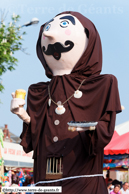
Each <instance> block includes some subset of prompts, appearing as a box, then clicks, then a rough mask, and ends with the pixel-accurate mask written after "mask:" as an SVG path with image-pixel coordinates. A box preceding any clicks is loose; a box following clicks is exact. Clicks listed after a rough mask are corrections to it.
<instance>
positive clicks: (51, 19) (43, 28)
mask: <svg viewBox="0 0 129 194" xmlns="http://www.w3.org/2000/svg"><path fill="white" fill-rule="evenodd" d="M53 21H54V19H53V18H52V19H51V20H49V21H48V22H47V23H46V24H45V26H44V28H45V27H46V26H47V25H48V24H49V23H50V22H53ZM44 28H43V29H44Z"/></svg>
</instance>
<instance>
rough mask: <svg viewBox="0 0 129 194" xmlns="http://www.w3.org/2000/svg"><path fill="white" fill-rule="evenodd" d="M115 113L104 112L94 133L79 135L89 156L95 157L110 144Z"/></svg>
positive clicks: (88, 132) (87, 132)
mask: <svg viewBox="0 0 129 194" xmlns="http://www.w3.org/2000/svg"><path fill="white" fill-rule="evenodd" d="M115 119H116V112H106V113H105V114H104V115H103V117H102V118H101V119H100V121H98V124H97V126H96V129H95V131H86V132H83V133H81V138H82V141H83V144H84V146H85V149H86V152H88V154H89V155H96V154H97V153H98V152H99V151H102V149H104V147H105V146H106V145H107V144H108V143H109V142H110V140H111V138H112V135H113V132H114V128H115Z"/></svg>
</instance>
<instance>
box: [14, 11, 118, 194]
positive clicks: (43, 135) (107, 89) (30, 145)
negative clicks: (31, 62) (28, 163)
mask: <svg viewBox="0 0 129 194" xmlns="http://www.w3.org/2000/svg"><path fill="white" fill-rule="evenodd" d="M37 55H38V58H39V59H40V61H41V63H42V65H43V67H44V69H45V72H46V75H47V77H48V78H50V81H48V82H40V83H37V84H33V85H31V86H30V87H29V89H28V97H27V110H25V109H24V108H23V105H24V104H25V101H24V100H23V99H20V98H19V99H18V98H17V97H16V94H14V93H13V94H12V96H13V99H12V102H11V111H12V112H13V113H14V114H17V115H18V116H19V117H20V118H21V119H22V120H23V131H22V134H21V136H20V137H21V145H22V146H23V149H24V151H25V152H26V153H28V152H30V151H32V150H33V151H34V155H33V158H34V182H35V184H36V185H37V186H61V187H62V193H64V194H71V193H73V194H80V193H81V194H86V193H88V194H100V193H101V194H106V193H107V189H106V185H105V181H104V178H103V154H104V153H103V150H104V147H105V146H106V145H107V144H108V143H109V141H110V140H111V137H112V135H113V131H114V126H115V119H116V113H119V112H121V105H120V100H119V93H118V87H117V79H116V77H115V76H113V75H109V74H105V75H102V74H100V72H101V69H102V49H101V41H100V37H99V34H98V32H97V30H96V28H95V26H94V24H93V23H92V22H91V21H90V20H89V19H87V18H86V17H84V16H83V15H81V14H80V13H77V12H71V11H70V12H63V13H61V14H58V15H57V16H55V17H54V18H52V19H51V20H50V21H48V22H47V23H45V24H44V25H42V26H41V28H40V32H39V37H38V41H37ZM17 92H23V91H22V90H19V91H17Z"/></svg>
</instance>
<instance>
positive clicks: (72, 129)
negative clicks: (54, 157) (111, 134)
mask: <svg viewBox="0 0 129 194" xmlns="http://www.w3.org/2000/svg"><path fill="white" fill-rule="evenodd" d="M68 130H69V131H72V132H74V131H87V130H90V131H92V130H95V126H91V127H71V126H69V127H68Z"/></svg>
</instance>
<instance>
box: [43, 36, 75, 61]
mask: <svg viewBox="0 0 129 194" xmlns="http://www.w3.org/2000/svg"><path fill="white" fill-rule="evenodd" d="M64 45H65V46H67V47H65V46H64ZM64 45H62V44H61V43H60V42H56V43H54V44H49V45H48V47H47V50H46V51H45V46H43V47H42V50H43V52H44V53H45V54H46V55H52V56H53V57H54V58H55V59H56V60H59V59H60V58H61V53H64V52H68V51H70V50H71V49H72V48H73V47H74V43H73V42H72V41H70V40H67V41H65V43H64Z"/></svg>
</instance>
